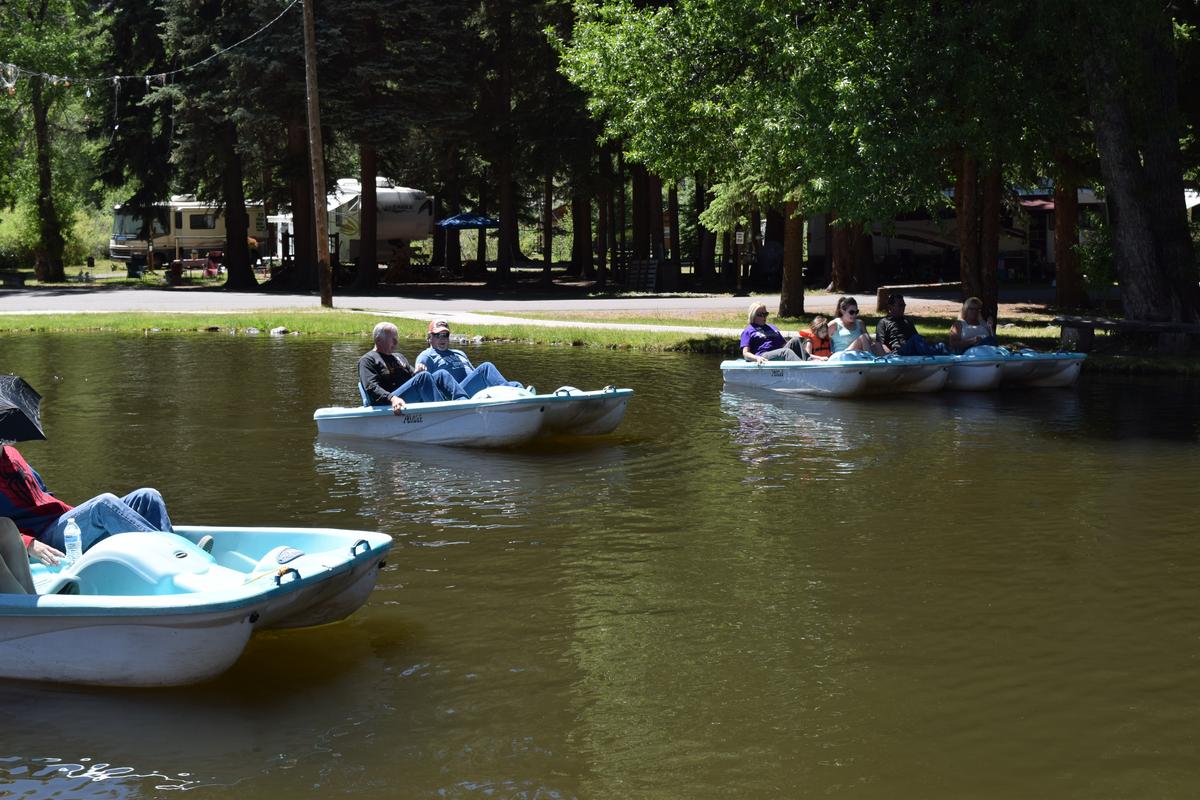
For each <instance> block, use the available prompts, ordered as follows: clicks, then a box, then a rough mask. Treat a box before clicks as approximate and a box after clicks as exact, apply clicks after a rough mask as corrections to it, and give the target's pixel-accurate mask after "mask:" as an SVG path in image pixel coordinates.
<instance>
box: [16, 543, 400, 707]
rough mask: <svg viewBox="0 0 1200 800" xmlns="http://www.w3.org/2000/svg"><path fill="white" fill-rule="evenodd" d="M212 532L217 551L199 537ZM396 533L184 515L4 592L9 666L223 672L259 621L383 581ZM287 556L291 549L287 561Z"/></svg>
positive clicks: (197, 674)
mask: <svg viewBox="0 0 1200 800" xmlns="http://www.w3.org/2000/svg"><path fill="white" fill-rule="evenodd" d="M207 536H211V537H212V541H213V546H212V552H211V553H208V552H205V551H204V550H202V549H201V548H200V547H199V546H197V544H196V543H197V542H200V541H201V539H202V537H207ZM391 544H392V540H391V537H390V536H387V535H386V534H381V533H372V532H365V531H346V530H337V529H328V528H309V529H305V528H211V527H180V528H178V529H177V533H176V534H168V533H158V532H143V531H139V532H133V533H123V534H117V535H116V536H112V537H110V538H108V539H105V540H103V541H101V542H99V543H97V544H96V545H95V546H94V547H93V548H91V549H89V550H88V552H87V553H85V554H84V556H83V558H81V559H80V560H79V562H78V563H76V564H75V565H72V566H71V567H68V568H66V569H64V570H61V571H57V570H56V571H52V570H49V569H46V568H44V567H41V566H40V565H38V566H37V567H36V568H35V582H36V583H37V585H38V588H39V591H42V592H45V591H56V590H61V589H64V588H65V589H67V590H74V591H77V592H78V593H77V594H76V593H71V594H61V593H51V594H38V595H0V619H2V620H3V625H0V678H8V679H23V680H37V681H52V682H61V683H77V684H91V685H100V686H177V685H184V684H189V683H196V682H199V681H204V680H208V679H210V678H213V677H215V676H217V675H219V674H221V673H222V672H224V671H225V670H226V669H228V668H229V667H230V666H231V665H232V664H233V663H234V662H235V661H236V660H237V659H238V657H239V656H240V655H241V653H242V650H243V649H244V648H245V646H246V642H247V641H248V640H249V638H250V636H251V635H252V634H253V633H254V631H255V630H257V629H259V628H273V627H274V628H284V627H300V626H308V625H319V624H324V623H326V622H334V621H336V620H339V619H342V618H344V617H346V616H348V615H349V614H351V613H353V611H355V610H356V609H357V608H358V607H359V606H361V605H362V604H363V602H365V600H366V599H367V596H368V595H369V594H370V592H371V589H372V588H374V585H375V582H376V579H377V578H378V574H379V570H380V568H381V567H382V565H383V558H384V556H385V555H386V553H387V551H388V550H389V549H390V548H391ZM281 559H286V560H285V561H283V563H280V560H281Z"/></svg>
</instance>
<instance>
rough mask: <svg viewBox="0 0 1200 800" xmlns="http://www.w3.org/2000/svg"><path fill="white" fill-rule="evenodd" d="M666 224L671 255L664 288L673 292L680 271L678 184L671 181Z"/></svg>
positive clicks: (676, 287) (677, 282)
mask: <svg viewBox="0 0 1200 800" xmlns="http://www.w3.org/2000/svg"><path fill="white" fill-rule="evenodd" d="M667 224H668V225H670V226H671V240H670V245H671V255H670V257H669V260H668V261H667V275H666V278H667V280H666V287H665V288H666V289H667V290H668V291H672V292H674V291H677V290H678V289H679V278H680V269H681V268H680V264H679V184H678V182H677V181H671V185H670V186H669V187H667Z"/></svg>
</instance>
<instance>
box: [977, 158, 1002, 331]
mask: <svg viewBox="0 0 1200 800" xmlns="http://www.w3.org/2000/svg"><path fill="white" fill-rule="evenodd" d="M1002 186H1003V184H1002V181H1001V176H1000V166H999V165H995V166H992V167H991V168H990V169H988V171H987V173H986V174H985V175H984V176H983V185H982V187H981V189H982V198H981V201H980V204H979V206H980V221H979V281H980V286H981V288H982V290H983V294H981V295H980V296H979V299H980V300H982V301H983V312H984V315H985V316H984V318H985V319H992V320H998V319H999V318H998V317H997V316H996V312H997V310H998V308H999V305H1000V286H999V284H998V282H997V280H996V266H997V264H998V263H999V261H1000V212H1001V207H1000V200H1001V197H1000V194H1001V189H1002Z"/></svg>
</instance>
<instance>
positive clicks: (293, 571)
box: [275, 567, 300, 586]
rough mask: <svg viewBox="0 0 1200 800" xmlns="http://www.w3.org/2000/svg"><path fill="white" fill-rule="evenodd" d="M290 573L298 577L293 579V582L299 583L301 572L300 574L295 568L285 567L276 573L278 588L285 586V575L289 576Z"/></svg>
mask: <svg viewBox="0 0 1200 800" xmlns="http://www.w3.org/2000/svg"><path fill="white" fill-rule="evenodd" d="M289 572H290V573H291V574H292V575H295V576H296V577H294V578H292V580H293V581H298V580H300V572H299V570H297V569H296V568H295V567H284V568H283V569H281V570H279V572H276V573H275V585H276V586H282V585H283V578H284V576H285V575H287V574H288V573H289Z"/></svg>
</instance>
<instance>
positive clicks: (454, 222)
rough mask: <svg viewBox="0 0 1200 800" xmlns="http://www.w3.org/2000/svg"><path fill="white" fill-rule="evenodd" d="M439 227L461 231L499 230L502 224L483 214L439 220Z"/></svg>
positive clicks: (457, 215) (458, 215)
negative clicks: (475, 229)
mask: <svg viewBox="0 0 1200 800" xmlns="http://www.w3.org/2000/svg"><path fill="white" fill-rule="evenodd" d="M437 226H438V227H439V228H445V229H446V230H455V231H461V230H467V229H470V228H480V229H482V228H499V227H500V222H499V220H494V219H492V218H491V217H485V216H482V215H481V214H455V215H454V216H453V217H446V218H445V219H442V220H438V222H437Z"/></svg>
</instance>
